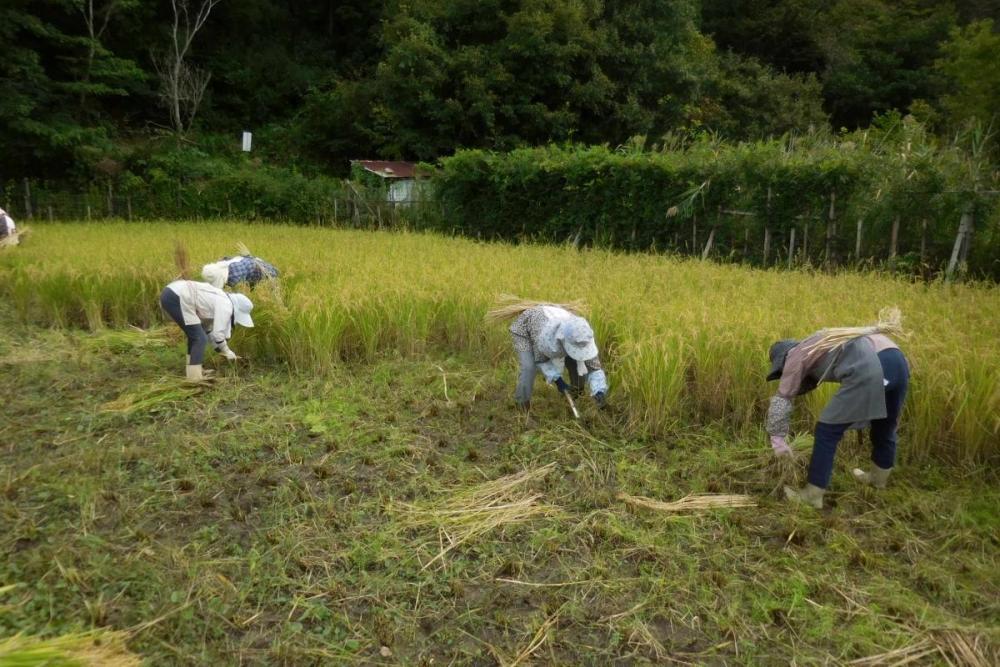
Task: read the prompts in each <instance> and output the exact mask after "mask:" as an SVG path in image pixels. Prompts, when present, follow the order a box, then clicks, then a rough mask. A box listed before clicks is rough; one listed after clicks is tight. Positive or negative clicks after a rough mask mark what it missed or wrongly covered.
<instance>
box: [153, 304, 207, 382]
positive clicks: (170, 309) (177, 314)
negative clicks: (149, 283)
mask: <svg viewBox="0 0 1000 667" xmlns="http://www.w3.org/2000/svg"><path fill="white" fill-rule="evenodd" d="M160 306H161V307H162V308H163V310H164V311H165V312H166V313H167V315H169V316H170V319H172V320H173V321H174V322H176V323H177V326H179V327H180V328H181V329H182V330H183V331H184V335H185V336H187V351H188V354H189V355H191V361H190V363H191V365H193V366H200V365H201V362H202V361H203V360H204V359H205V346H206V345H207V344H208V336H207V335H205V329H203V328H202V326H201V325H200V324H184V314H183V313H182V312H181V298H180V297H179V296H177V293H176V292H174V291H173V290H172V289H170V288H169V287H164V288H163V291H162V292H161V293H160Z"/></svg>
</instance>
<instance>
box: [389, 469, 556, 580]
mask: <svg viewBox="0 0 1000 667" xmlns="http://www.w3.org/2000/svg"><path fill="white" fill-rule="evenodd" d="M554 467H555V464H554V463H550V464H548V465H546V466H543V467H541V468H536V469H535V470H525V471H522V472H520V473H516V474H513V475H508V476H506V477H501V478H500V479H496V480H493V481H490V482H485V483H483V484H480V485H478V486H475V487H473V488H472V489H468V490H464V491H459V492H457V493H454V494H452V495H451V496H449V497H448V498H446V499H445V500H444V501H442V502H440V503H438V504H437V505H435V506H433V507H418V506H415V505H409V504H400V505H398V506H397V508H396V509H397V510H398V511H400V512H401V513H402V514H404V515H406V516H407V518H408V521H409V523H410V525H411V526H413V527H423V526H433V527H435V528H437V530H438V542H439V551H438V553H437V555H436V556H434V558H432V559H431V560H430V561H429V562H427V563H426V564H425V565H424V567H423V569H427V568H428V567H430V566H431V565H433V564H434V563H436V562H437V561H439V560H441V559H442V558H444V557H445V556H446V555H447V554H448V553H449V552H451V551H452V550H454V549H456V548H458V547H460V546H462V545H463V544H465V543H467V542H469V541H470V540H472V539H475V538H477V537H479V536H482V535H485V534H486V533H489V532H491V531H493V530H495V529H496V528H499V527H501V526H505V525H508V524H516V523H523V522H525V521H529V520H531V519H534V518H537V517H541V516H555V515H558V514H559V513H560V511H561V510H560V509H559V508H558V507H556V506H554V505H549V504H546V503H542V502H540V501H541V500H542V497H543V496H542V494H541V493H537V492H531V491H529V490H527V489H526V488H525V487H526V486H527V485H528V484H529V483H531V482H533V481H536V480H539V479H541V478H543V477H545V475H547V474H548V473H549V472H551V471H552V469H553V468H554Z"/></svg>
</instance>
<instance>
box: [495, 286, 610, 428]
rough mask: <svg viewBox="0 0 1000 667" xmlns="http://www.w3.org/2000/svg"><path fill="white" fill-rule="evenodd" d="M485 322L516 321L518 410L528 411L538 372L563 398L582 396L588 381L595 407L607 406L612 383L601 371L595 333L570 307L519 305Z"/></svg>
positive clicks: (513, 326) (499, 310)
mask: <svg viewBox="0 0 1000 667" xmlns="http://www.w3.org/2000/svg"><path fill="white" fill-rule="evenodd" d="M487 317H488V318H489V319H493V320H505V319H513V320H514V321H513V322H512V323H511V325H510V333H511V338H512V341H513V344H514V352H515V353H516V354H517V359H518V364H519V366H520V374H519V376H518V380H517V388H516V389H515V391H514V400H515V402H516V403H517V405H518V407H519V408H521V409H525V410H526V409H528V408H529V407H530V405H531V394H532V391H533V389H534V383H535V375H536V374H538V373H539V372H540V373H541V374H542V375H543V376H544V377H545V381H546V382H548V383H549V384H554V385H555V386H556V388H557V389H558V390H559V391H560V392H561V393H563V394H566V393H570V394H577V395H579V394H581V393H582V392H583V386H584V383H585V382H586V384H587V385H589V387H590V395H591V396H592V397H593V398H594V401H595V402H596V403H597V406H598V407H600V408H603V407H605V405H606V404H607V395H608V378H607V375H606V374H605V372H604V369H603V368H602V367H601V359H600V357H599V356H598V352H597V343H596V342H595V340H594V331H593V329H591V327H590V323H589V322H587V320H586V319H584V318H583V317H581V316H580V315H579V314H578V313H577V312H576V311H575V310H574V309H573V308H572V307H569V306H563V305H559V304H551V303H540V302H534V301H515V302H514V303H511V304H510V305H507V306H504V307H500V308H497V309H495V310H493V311H490V313H489V314H488V315H487ZM564 369H565V370H567V371H568V374H569V383H567V382H566V381H565V380H564V379H563V370H564Z"/></svg>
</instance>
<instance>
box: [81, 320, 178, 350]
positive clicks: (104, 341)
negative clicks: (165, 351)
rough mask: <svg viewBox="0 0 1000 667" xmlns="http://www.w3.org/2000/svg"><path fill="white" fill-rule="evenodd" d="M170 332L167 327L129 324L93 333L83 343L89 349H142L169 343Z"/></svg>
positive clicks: (171, 331)
mask: <svg viewBox="0 0 1000 667" xmlns="http://www.w3.org/2000/svg"><path fill="white" fill-rule="evenodd" d="M172 333H173V330H172V329H168V328H167V327H157V328H155V329H140V328H139V327H135V326H129V327H128V328H127V329H107V330H104V331H101V332H99V333H94V334H93V335H91V336H88V337H86V338H84V339H83V345H84V346H85V347H87V348H88V349H91V350H97V349H110V350H112V351H116V352H127V351H130V350H142V349H148V348H154V347H163V346H165V345H169V344H170V343H171V339H172V337H173V336H172Z"/></svg>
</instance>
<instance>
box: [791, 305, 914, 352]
mask: <svg viewBox="0 0 1000 667" xmlns="http://www.w3.org/2000/svg"><path fill="white" fill-rule="evenodd" d="M872 334H886V335H889V336H897V337H905V336H906V333H905V332H904V330H903V315H902V313H901V312H900V310H899V308H897V307H896V306H892V307H890V308H883V309H882V310H880V311H879V314H878V322H876V323H875V324H873V325H871V326H867V327H834V328H832V329H823V330H822V331H821V332H820V337H819V340H817V341H815V342H813V343H810V344H809V345H808V346H807V347H806V356H807V357H809V358H815V357H818V356H821V355H823V354H826V353H827V352H830V351H831V350H836V349H838V348H841V347H843V346H844V345H846V344H847V343H849V342H850V341H852V340H854V339H855V338H859V337H861V336H870V335H872Z"/></svg>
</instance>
